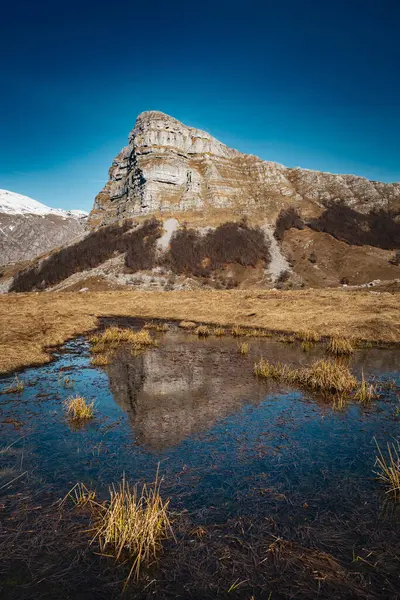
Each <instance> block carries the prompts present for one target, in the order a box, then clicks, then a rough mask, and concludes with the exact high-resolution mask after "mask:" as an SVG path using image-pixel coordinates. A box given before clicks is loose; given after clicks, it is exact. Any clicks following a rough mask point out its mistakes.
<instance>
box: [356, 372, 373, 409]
mask: <svg viewBox="0 0 400 600" xmlns="http://www.w3.org/2000/svg"><path fill="white" fill-rule="evenodd" d="M377 396H378V392H377V389H376V387H375V386H374V385H373V384H372V383H368V381H365V379H364V371H363V374H362V378H361V383H360V385H359V386H358V388H357V391H356V393H355V395H354V397H355V399H356V400H358V401H359V402H361V403H362V404H367V403H368V402H371V400H373V399H374V398H376V397H377Z"/></svg>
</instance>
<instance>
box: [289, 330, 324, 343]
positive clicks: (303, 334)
mask: <svg viewBox="0 0 400 600" xmlns="http://www.w3.org/2000/svg"><path fill="white" fill-rule="evenodd" d="M295 338H296V339H297V340H300V341H301V342H313V343H315V342H319V341H320V340H321V336H320V335H319V333H317V332H316V331H311V329H301V330H300V331H298V332H297V333H296V334H295Z"/></svg>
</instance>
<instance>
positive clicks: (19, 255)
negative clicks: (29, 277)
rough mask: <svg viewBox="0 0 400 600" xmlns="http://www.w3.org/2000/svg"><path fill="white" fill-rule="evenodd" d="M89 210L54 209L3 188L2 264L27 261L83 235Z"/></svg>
mask: <svg viewBox="0 0 400 600" xmlns="http://www.w3.org/2000/svg"><path fill="white" fill-rule="evenodd" d="M86 220H87V213H85V212H84V211H65V210H60V209H54V208H50V207H48V206H45V205H44V204H41V203H40V202H37V201H36V200H33V199H32V198H28V197H27V196H22V195H20V194H16V193H14V192H9V191H7V190H0V265H9V264H11V263H16V262H21V261H26V260H30V259H32V258H34V257H35V256H38V255H39V254H42V253H45V252H48V251H50V250H52V249H53V248H57V247H58V246H62V245H63V244H67V243H69V242H71V241H72V240H74V239H76V238H77V237H79V236H80V235H82V234H83V232H84V231H85V227H86Z"/></svg>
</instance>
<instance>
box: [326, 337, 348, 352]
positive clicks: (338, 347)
mask: <svg viewBox="0 0 400 600" xmlns="http://www.w3.org/2000/svg"><path fill="white" fill-rule="evenodd" d="M326 351H327V352H328V353H329V354H333V355H335V356H341V355H345V356H346V355H349V354H353V352H354V346H353V344H352V342H351V341H350V340H349V339H347V338H343V337H331V339H330V340H329V343H328V346H327V348H326Z"/></svg>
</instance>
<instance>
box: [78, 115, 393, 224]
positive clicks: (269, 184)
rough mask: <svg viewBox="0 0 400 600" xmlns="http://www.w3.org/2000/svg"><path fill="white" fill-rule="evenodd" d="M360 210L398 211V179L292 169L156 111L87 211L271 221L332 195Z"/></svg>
mask: <svg viewBox="0 0 400 600" xmlns="http://www.w3.org/2000/svg"><path fill="white" fill-rule="evenodd" d="M339 200H341V201H344V202H345V204H347V205H348V206H351V207H352V208H354V209H356V210H357V211H360V212H368V211H370V210H371V209H374V208H384V209H389V210H392V209H399V208H400V184H399V183H393V184H387V183H379V182H375V181H368V180H367V179H365V178H363V177H356V176H354V175H333V174H331V173H322V172H318V171H310V170H306V169H300V168H295V169H290V168H286V167H284V166H283V165H280V164H277V163H275V162H269V161H264V160H261V159H259V158H257V157H255V156H251V155H246V154H242V153H240V152H238V151H237V150H233V149H232V148H229V147H228V146H225V145H224V144H222V143H221V142H219V141H218V140H216V139H215V138H213V137H212V136H211V135H210V134H208V133H206V132H204V131H200V130H198V129H194V128H192V127H187V126H186V125H183V124H182V123H180V122H179V121H177V120H176V119H174V118H172V117H170V116H168V115H166V114H164V113H161V112H157V111H149V112H144V113H142V114H140V115H139V117H138V118H137V121H136V124H135V127H134V129H133V130H132V132H131V134H130V136H129V143H128V145H127V146H126V147H125V148H123V149H122V150H121V152H120V153H119V154H118V156H117V157H116V158H115V160H114V161H113V164H112V166H111V168H110V171H109V181H108V183H107V184H106V186H105V187H104V189H103V190H102V191H101V192H100V193H99V194H98V195H97V197H96V199H95V203H94V207H93V210H92V212H91V213H90V217H89V224H90V226H92V227H95V226H98V225H104V224H109V223H111V222H113V221H115V220H118V219H121V218H126V217H132V216H139V215H143V214H148V213H159V212H161V213H175V212H177V211H179V212H181V211H205V212H208V211H212V210H216V209H219V208H223V209H231V210H233V211H239V212H244V213H257V212H258V213H260V216H262V217H264V218H265V217H267V218H268V219H269V220H273V219H274V217H275V216H276V214H277V213H278V211H279V210H280V209H282V208H283V207H285V206H287V205H295V206H299V207H301V209H302V211H303V214H306V215H307V214H308V215H310V216H313V215H314V216H315V215H318V214H319V213H320V212H321V210H322V209H323V207H324V206H326V205H327V204H328V203H329V202H331V201H339Z"/></svg>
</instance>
